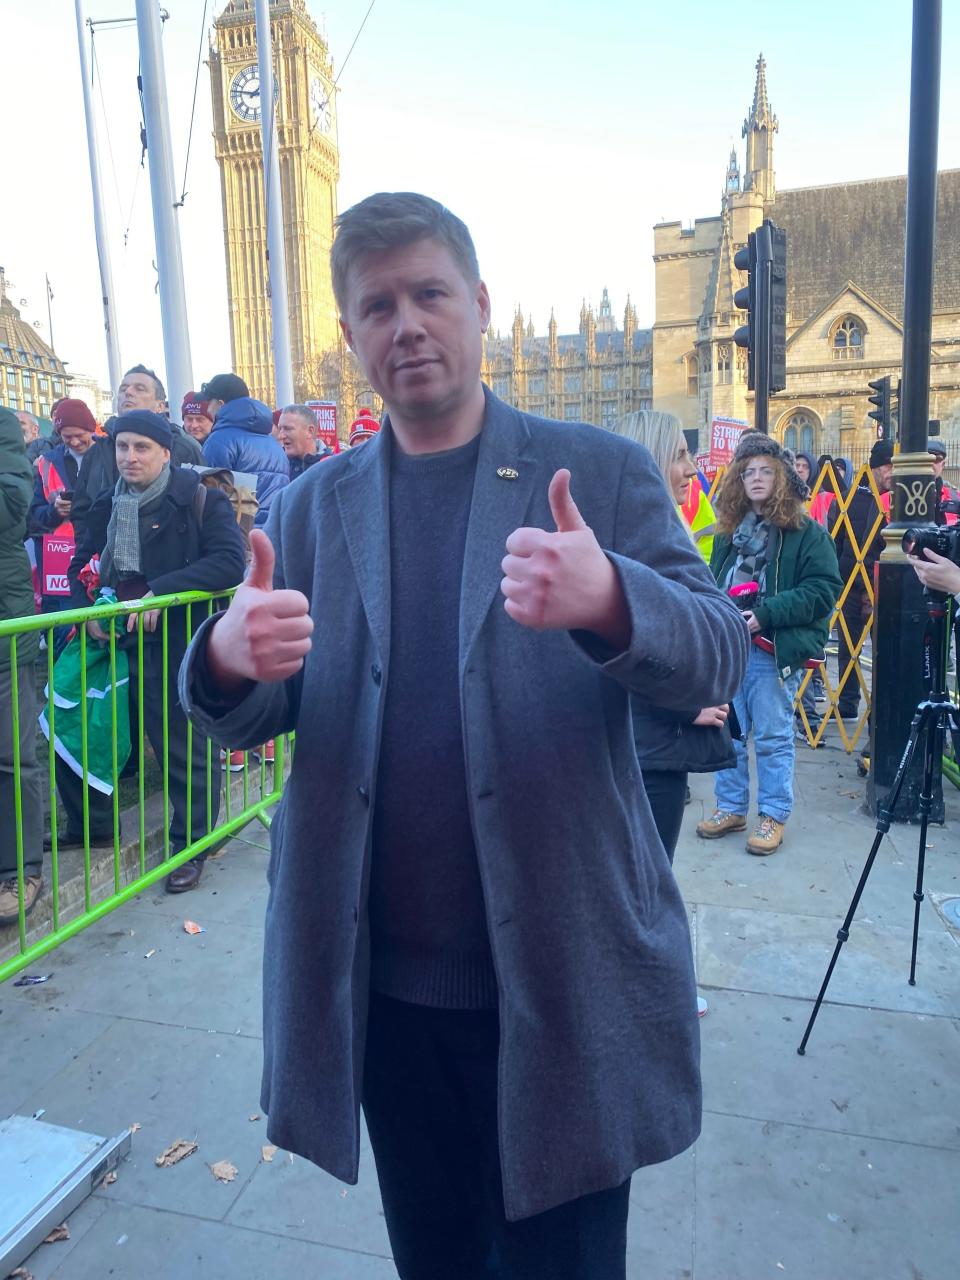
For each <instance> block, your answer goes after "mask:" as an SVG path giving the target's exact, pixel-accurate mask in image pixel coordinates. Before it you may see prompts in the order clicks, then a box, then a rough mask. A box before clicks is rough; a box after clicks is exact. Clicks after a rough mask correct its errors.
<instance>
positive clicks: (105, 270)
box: [48, 0, 120, 395]
mask: <svg viewBox="0 0 960 1280" xmlns="http://www.w3.org/2000/svg"><path fill="white" fill-rule="evenodd" d="M74 7H75V9H76V14H77V45H78V47H79V50H80V79H81V80H82V81H83V114H84V116H85V117H86V122H87V154H88V156H89V160H90V187H91V191H92V195H93V227H94V232H95V234H96V238H97V260H98V262H99V263H100V292H101V295H102V297H103V329H104V335H105V337H106V340H107V368H108V370H109V374H110V390H111V392H112V393H113V394H114V395H116V391H117V387H119V385H120V343H119V339H118V336H117V318H116V311H115V310H114V298H113V273H112V272H111V270H110V250H109V248H108V246H107V225H106V219H105V217H104V213H103V191H102V187H101V183H100V160H99V158H98V154H97V125H96V120H95V118H94V114H93V95H92V93H91V91H90V68H89V66H88V65H87V48H86V45H85V44H84V27H85V26H86V23H85V22H84V18H83V0H74ZM48 302H49V299H48ZM50 343H51V345H52V344H53V334H52V333H51V335H50Z"/></svg>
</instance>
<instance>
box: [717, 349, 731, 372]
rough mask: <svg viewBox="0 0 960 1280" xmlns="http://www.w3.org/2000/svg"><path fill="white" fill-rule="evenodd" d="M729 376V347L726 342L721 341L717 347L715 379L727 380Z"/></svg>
mask: <svg viewBox="0 0 960 1280" xmlns="http://www.w3.org/2000/svg"><path fill="white" fill-rule="evenodd" d="M731 376H732V375H731V369H730V347H729V344H728V343H726V342H721V343H720V344H719V345H718V347H717V381H718V382H729V381H730V379H731Z"/></svg>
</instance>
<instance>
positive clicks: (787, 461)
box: [733, 431, 810, 502]
mask: <svg viewBox="0 0 960 1280" xmlns="http://www.w3.org/2000/svg"><path fill="white" fill-rule="evenodd" d="M747 458H775V459H777V461H779V462H781V463H782V464H783V467H784V470H785V471H786V473H787V484H789V486H790V488H791V490H792V492H793V493H794V494H795V495H796V497H798V498H799V499H800V501H801V502H806V500H807V498H808V496H809V494H810V490H809V489H808V488H807V486H806V485H805V484H804V482H803V481H802V480H801V479H800V474H799V472H798V471H797V467H796V457H795V455H794V452H793V450H792V449H784V448H783V446H782V445H780V444H779V443H778V442H777V441H776V440H774V439H773V437H772V436H767V435H764V433H763V432H762V431H745V432H744V433H743V435H742V436H741V437H740V442H739V444H738V445H737V451H736V453H735V454H734V455H733V460H734V462H745V461H746V459H747Z"/></svg>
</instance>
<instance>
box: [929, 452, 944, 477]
mask: <svg viewBox="0 0 960 1280" xmlns="http://www.w3.org/2000/svg"><path fill="white" fill-rule="evenodd" d="M930 458H931V461H932V462H933V475H934V479H936V480H939V479H940V477H941V476H942V475H943V468H944V467H945V466H946V465H947V460H946V458H945V457H944V456H943V454H941V453H931V455H930Z"/></svg>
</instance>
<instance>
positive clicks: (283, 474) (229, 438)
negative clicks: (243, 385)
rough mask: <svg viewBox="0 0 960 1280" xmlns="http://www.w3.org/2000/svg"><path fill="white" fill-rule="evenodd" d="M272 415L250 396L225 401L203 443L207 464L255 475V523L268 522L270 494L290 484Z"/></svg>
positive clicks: (285, 457)
mask: <svg viewBox="0 0 960 1280" xmlns="http://www.w3.org/2000/svg"><path fill="white" fill-rule="evenodd" d="M272 430H273V415H272V414H271V412H270V410H269V409H268V408H267V406H266V405H265V404H264V403H263V402H262V401H260V400H254V399H253V397H252V396H240V397H238V399H236V400H228V401H227V403H226V404H225V405H223V407H222V408H221V409H220V412H219V413H218V414H217V419H216V422H214V424H213V430H212V431H211V432H210V434H209V435H208V436H207V438H206V440H204V442H203V461H204V463H205V465H206V466H208V467H229V468H230V470H231V471H250V472H253V474H254V475H255V476H256V477H257V502H258V504H259V507H260V509H259V511H258V512H257V518H256V520H254V524H255V525H256V526H257V527H258V528H259V527H261V526H262V525H265V524H266V523H267V516H268V514H269V512H270V503H271V502H272V501H273V495H274V494H275V493H279V492H280V490H281V489H285V488H286V486H287V485H288V484H289V483H290V468H289V466H288V464H287V455H286V454H285V453H284V452H283V449H282V448H281V447H280V444H279V441H277V440H274V438H273V436H272V435H271V434H270V432H271V431H272Z"/></svg>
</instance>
